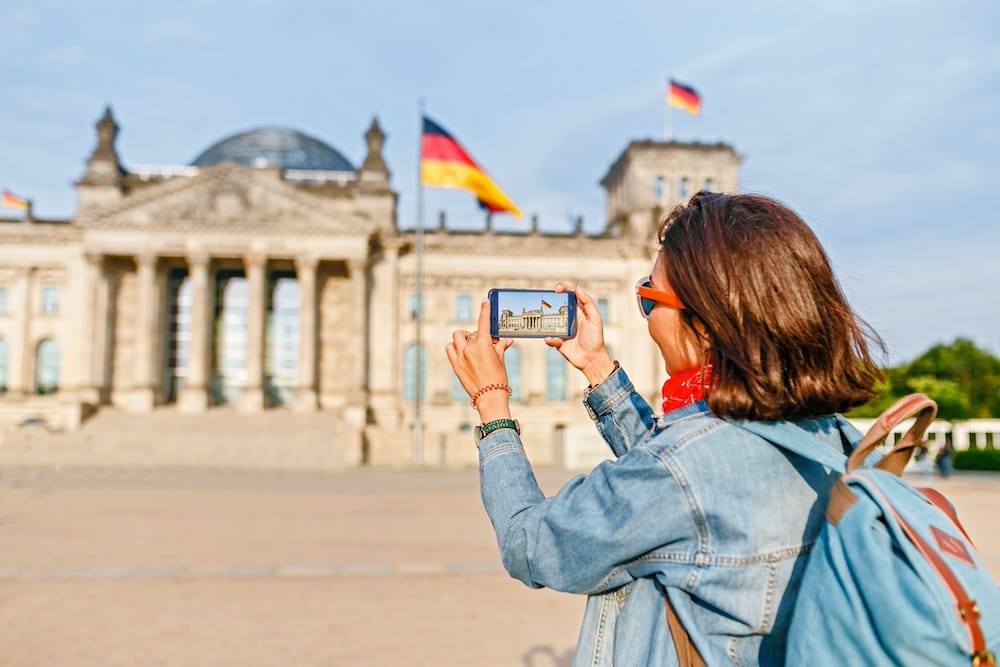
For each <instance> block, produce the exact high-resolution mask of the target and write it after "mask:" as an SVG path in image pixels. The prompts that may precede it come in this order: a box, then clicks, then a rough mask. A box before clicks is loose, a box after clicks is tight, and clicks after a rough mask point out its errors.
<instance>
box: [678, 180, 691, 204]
mask: <svg viewBox="0 0 1000 667" xmlns="http://www.w3.org/2000/svg"><path fill="white" fill-rule="evenodd" d="M688 183H689V182H688V179H687V176H685V177H684V178H682V179H681V185H680V188H679V190H678V193H677V194H679V195H680V198H681V199H687V196H688V188H689V184H688Z"/></svg>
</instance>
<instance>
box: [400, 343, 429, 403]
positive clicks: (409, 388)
mask: <svg viewBox="0 0 1000 667" xmlns="http://www.w3.org/2000/svg"><path fill="white" fill-rule="evenodd" d="M418 350H419V354H418ZM418 358H419V361H420V373H419V375H420V400H424V399H425V398H427V351H426V350H424V349H423V348H422V347H420V348H418V347H417V346H416V344H412V345H409V346H407V348H406V353H405V354H404V355H403V400H404V401H415V400H417V375H418V374H417V360H418Z"/></svg>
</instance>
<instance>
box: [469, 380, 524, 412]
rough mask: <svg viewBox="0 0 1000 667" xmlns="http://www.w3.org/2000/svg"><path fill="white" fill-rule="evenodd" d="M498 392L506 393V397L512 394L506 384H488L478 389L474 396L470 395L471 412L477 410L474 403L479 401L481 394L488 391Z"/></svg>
mask: <svg viewBox="0 0 1000 667" xmlns="http://www.w3.org/2000/svg"><path fill="white" fill-rule="evenodd" d="M500 390H503V391H506V392H507V396H508V397H509V396H510V395H511V394H513V393H514V392H513V390H512V389H511V388H510V385H509V384H506V383H503V382H496V383H494V384H488V385H486V386H485V387H482V388H480V389H479V391H477V392H476V393H475V394H473V395H472V409H473V410H477V409H478V408H477V407H476V401H477V400H479V397H480V396H482V395H483V394H485V393H486V392H488V391H500Z"/></svg>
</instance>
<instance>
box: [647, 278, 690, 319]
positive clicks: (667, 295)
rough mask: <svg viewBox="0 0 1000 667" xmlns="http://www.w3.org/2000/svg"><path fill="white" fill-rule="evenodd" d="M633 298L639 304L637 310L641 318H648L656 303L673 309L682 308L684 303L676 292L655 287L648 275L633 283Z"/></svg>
mask: <svg viewBox="0 0 1000 667" xmlns="http://www.w3.org/2000/svg"><path fill="white" fill-rule="evenodd" d="M635 300H636V302H637V303H638V304H639V312H640V313H642V316H643V318H648V317H649V314H650V313H652V312H653V308H656V304H658V303H662V304H663V305H664V306H666V307H667V308H673V309H674V310H684V304H683V303H681V300H680V299H678V298H677V295H676V294H674V293H673V292H665V291H663V290H660V289H656V288H655V287H653V281H652V280H650V278H649V276H645V277H644V278H639V282H637V283H636V284H635Z"/></svg>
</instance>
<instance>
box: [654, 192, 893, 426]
mask: <svg viewBox="0 0 1000 667" xmlns="http://www.w3.org/2000/svg"><path fill="white" fill-rule="evenodd" d="M657 236H658V240H659V242H660V252H662V253H663V255H664V260H665V264H666V269H667V279H668V280H669V281H670V285H671V286H672V287H673V289H674V291H675V292H676V293H677V296H678V297H680V300H681V301H682V302H683V303H684V305H685V308H684V310H682V311H680V312H681V316H682V318H683V320H684V322H685V324H686V325H687V326H688V327H690V328H691V329H692V331H694V332H696V333H698V334H700V335H702V336H705V337H706V338H707V339H708V342H709V345H710V347H709V350H708V352H707V354H708V359H706V361H707V362H708V363H711V364H712V380H711V382H712V386H711V389H710V390H709V392H708V395H707V399H708V404H709V407H710V408H711V409H712V411H713V412H714V413H715V414H717V415H720V416H728V417H732V418H736V419H758V420H768V421H770V420H777V419H796V418H802V417H818V416H822V415H829V414H833V413H835V412H845V411H847V410H849V409H850V408H852V407H856V406H859V405H863V404H864V403H867V402H868V401H870V400H871V399H872V398H874V396H875V395H876V391H875V384H876V382H877V381H878V380H879V379H880V378H881V371H880V370H879V368H878V366H877V365H876V364H875V362H874V361H873V360H872V357H871V354H870V352H869V343H872V344H874V345H876V346H877V347H878V348H879V349H880V350H883V351H884V346H883V344H882V341H881V339H879V337H878V335H877V334H875V333H874V332H873V331H871V329H870V328H869V327H868V325H867V324H865V323H864V322H863V321H862V320H860V319H859V318H858V317H857V316H856V315H855V314H854V312H853V311H852V310H851V307H850V306H849V305H848V303H847V300H846V299H845V298H844V294H843V292H842V291H841V289H840V285H839V284H838V283H837V279H836V278H835V277H834V275H833V270H832V269H831V268H830V261H829V259H828V258H827V256H826V253H825V252H824V251H823V247H822V246H821V245H820V243H819V240H818V239H817V238H816V236H815V235H814V234H813V232H812V230H810V229H809V227H808V226H807V225H806V223H805V222H803V220H802V219H801V218H800V217H799V216H798V215H797V214H796V213H795V212H794V211H792V210H790V209H788V208H787V207H785V206H784V205H782V204H780V203H779V202H777V201H774V200H773V199H769V198H767V197H762V196H757V195H723V194H718V193H711V192H705V191H702V192H699V193H698V194H696V195H695V196H694V197H692V198H691V200H690V201H689V202H688V203H687V204H686V205H683V204H682V205H680V206H678V207H677V208H676V209H674V210H673V211H672V212H671V213H670V214H669V215H668V216H667V217H666V219H664V220H663V221H662V222H661V223H660V226H659V229H658V231H657Z"/></svg>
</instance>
